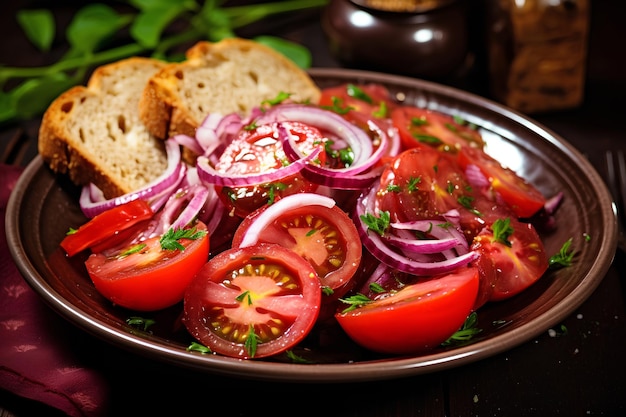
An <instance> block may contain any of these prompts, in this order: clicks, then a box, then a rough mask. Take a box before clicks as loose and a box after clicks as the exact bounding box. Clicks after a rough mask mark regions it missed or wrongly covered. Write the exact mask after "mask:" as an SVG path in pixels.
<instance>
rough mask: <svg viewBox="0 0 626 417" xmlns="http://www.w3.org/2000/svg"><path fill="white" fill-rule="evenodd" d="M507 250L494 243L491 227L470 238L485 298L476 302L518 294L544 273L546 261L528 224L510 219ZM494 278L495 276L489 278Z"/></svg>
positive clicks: (541, 244)
mask: <svg viewBox="0 0 626 417" xmlns="http://www.w3.org/2000/svg"><path fill="white" fill-rule="evenodd" d="M510 226H511V228H512V229H513V232H512V234H511V235H510V237H509V238H508V241H509V242H510V244H511V246H508V245H506V244H504V243H502V242H500V241H496V240H495V239H494V234H493V231H492V229H491V227H488V228H485V229H484V230H483V231H482V232H481V233H479V234H478V236H476V238H474V242H473V243H472V249H473V250H476V251H478V252H480V262H481V264H482V266H481V267H482V268H483V269H484V270H485V271H487V272H486V273H485V276H483V277H482V278H483V279H484V280H485V282H486V283H489V285H486V286H483V288H484V290H485V291H486V292H487V294H482V295H481V296H480V298H482V299H483V300H484V299H488V300H489V301H500V300H504V299H506V298H510V297H512V296H514V295H516V294H519V293H520V292H522V291H523V290H525V289H526V288H528V287H529V286H530V285H532V284H533V283H534V282H536V281H537V280H538V279H539V278H541V276H542V275H543V274H544V272H546V270H547V269H548V257H547V255H546V252H545V250H544V247H543V243H542V242H541V239H540V238H539V235H538V234H537V231H536V230H535V228H534V227H533V225H532V224H530V223H523V222H520V221H518V220H516V219H510ZM491 274H495V275H491Z"/></svg>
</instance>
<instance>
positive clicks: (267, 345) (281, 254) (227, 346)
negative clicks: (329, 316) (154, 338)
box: [183, 243, 321, 359]
mask: <svg viewBox="0 0 626 417" xmlns="http://www.w3.org/2000/svg"><path fill="white" fill-rule="evenodd" d="M320 303H321V290H320V283H319V279H318V277H317V275H316V274H315V271H314V270H313V267H312V266H311V265H310V264H309V263H308V262H307V261H305V260H304V259H303V258H302V257H301V256H299V255H298V254H296V253H295V252H293V251H291V250H289V249H287V248H283V247H282V246H280V245H276V244H268V243H260V244H258V245H254V246H248V247H245V248H234V249H229V250H226V251H224V252H222V253H220V254H218V255H216V256H215V257H214V258H212V259H211V260H210V261H209V262H208V263H207V264H206V265H205V266H204V267H203V268H202V269H201V270H200V271H199V272H198V274H197V276H196V277H195V278H194V280H193V281H192V282H191V284H190V285H189V287H188V288H187V291H186V292H185V302H184V317H183V323H184V324H185V326H186V328H187V330H188V331H189V333H190V334H191V335H192V336H193V337H195V338H196V339H197V340H198V341H199V342H200V343H202V344H204V345H205V346H207V347H209V348H210V349H211V350H212V351H213V352H216V353H220V354H222V355H226V356H231V357H235V358H241V359H249V358H263V357H266V356H271V355H276V354H278V353H281V352H284V351H285V350H288V349H290V348H292V347H293V346H295V345H297V344H298V343H299V342H300V341H301V340H302V339H304V338H305V337H306V336H307V334H308V333H309V331H310V330H311V329H312V328H313V325H314V324H315V321H316V320H317V317H318V315H319V310H320ZM253 340H256V343H252V341H253ZM255 345H256V347H255Z"/></svg>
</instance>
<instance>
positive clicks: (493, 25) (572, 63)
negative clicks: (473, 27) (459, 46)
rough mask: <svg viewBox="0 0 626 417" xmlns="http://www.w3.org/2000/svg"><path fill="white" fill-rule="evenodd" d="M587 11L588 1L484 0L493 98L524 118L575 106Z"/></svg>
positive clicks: (582, 78)
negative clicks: (523, 113) (521, 113)
mask: <svg viewBox="0 0 626 417" xmlns="http://www.w3.org/2000/svg"><path fill="white" fill-rule="evenodd" d="M589 8H590V5H589V0H488V1H487V8H486V11H487V13H488V19H487V22H488V32H489V33H488V37H487V43H488V53H487V55H488V61H489V63H488V66H489V74H490V91H491V94H492V95H493V97H494V98H495V99H496V100H498V101H500V102H502V103H504V104H506V105H507V106H509V107H512V108H514V109H517V110H519V111H521V112H525V113H537V112H546V111H551V110H559V109H566V108H573V107H576V106H578V105H580V104H581V103H582V101H583V97H584V87H585V75H586V60H587V42H588V31H589Z"/></svg>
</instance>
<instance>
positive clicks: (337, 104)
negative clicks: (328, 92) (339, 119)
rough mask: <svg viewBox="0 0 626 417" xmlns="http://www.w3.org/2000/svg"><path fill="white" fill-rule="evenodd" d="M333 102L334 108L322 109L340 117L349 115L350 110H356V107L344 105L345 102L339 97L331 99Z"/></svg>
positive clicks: (325, 107) (326, 107)
mask: <svg viewBox="0 0 626 417" xmlns="http://www.w3.org/2000/svg"><path fill="white" fill-rule="evenodd" d="M331 101H332V103H333V104H332V106H321V108H323V109H325V110H330V111H332V112H335V113H337V114H340V115H344V114H348V113H349V112H350V110H354V107H352V106H346V105H344V103H343V100H342V99H341V98H339V97H335V96H333V97H331Z"/></svg>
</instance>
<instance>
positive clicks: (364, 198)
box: [354, 187, 479, 275]
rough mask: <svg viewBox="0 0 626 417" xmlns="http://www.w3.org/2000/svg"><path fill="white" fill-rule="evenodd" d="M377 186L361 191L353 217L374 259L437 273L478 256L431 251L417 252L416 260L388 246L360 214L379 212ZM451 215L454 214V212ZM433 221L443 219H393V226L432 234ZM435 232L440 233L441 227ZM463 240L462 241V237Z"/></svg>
mask: <svg viewBox="0 0 626 417" xmlns="http://www.w3.org/2000/svg"><path fill="white" fill-rule="evenodd" d="M376 190H377V188H376V187H371V188H370V190H368V191H367V192H366V193H364V194H362V195H361V197H360V198H359V200H358V201H357V205H356V210H355V216H356V219H355V220H354V221H355V224H356V226H357V230H358V231H359V235H360V236H361V242H362V243H363V246H365V247H366V248H367V249H368V250H369V251H370V253H371V254H372V255H373V256H374V257H375V258H376V259H378V260H379V261H381V262H383V263H384V264H386V265H388V266H390V267H392V268H395V269H397V270H399V271H402V272H406V273H409V274H413V275H436V274H442V273H446V272H450V271H452V270H454V269H456V268H458V267H460V266H463V265H467V264H468V263H469V262H472V261H474V260H476V259H477V258H478V256H479V255H478V253H477V252H474V251H472V252H466V253H463V254H458V255H456V256H449V254H446V255H448V256H449V257H446V259H445V260H440V258H438V257H437V256H436V255H437V254H435V253H432V254H430V255H432V256H431V257H430V258H426V257H425V255H426V254H423V253H418V254H417V255H418V256H419V260H418V259H414V258H416V257H408V256H405V255H403V254H402V253H399V252H397V251H396V250H394V249H392V248H390V247H389V246H388V245H387V244H386V242H385V240H384V239H383V238H382V237H381V236H380V235H378V234H377V233H374V232H371V233H370V232H369V230H368V227H367V225H366V224H365V223H363V220H362V219H361V216H363V215H365V213H366V212H368V211H369V212H371V213H374V214H375V215H379V213H378V211H377V209H376V207H375V202H374V201H375V199H374V197H375V194H376ZM451 216H453V213H452V214H451ZM435 222H440V223H444V222H441V221H440V220H425V221H418V222H407V223H394V227H396V228H398V229H400V230H408V229H409V228H413V227H419V228H420V229H419V230H428V232H429V233H431V234H432V232H431V228H430V225H431V224H433V223H435ZM433 229H434V227H433ZM440 229H441V230H446V229H445V228H440ZM449 229H452V228H449ZM435 232H436V233H440V231H435ZM453 239H454V240H455V241H456V245H457V247H461V248H463V245H462V244H461V242H459V241H458V240H457V239H456V238H453ZM463 242H465V240H464V239H463Z"/></svg>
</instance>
